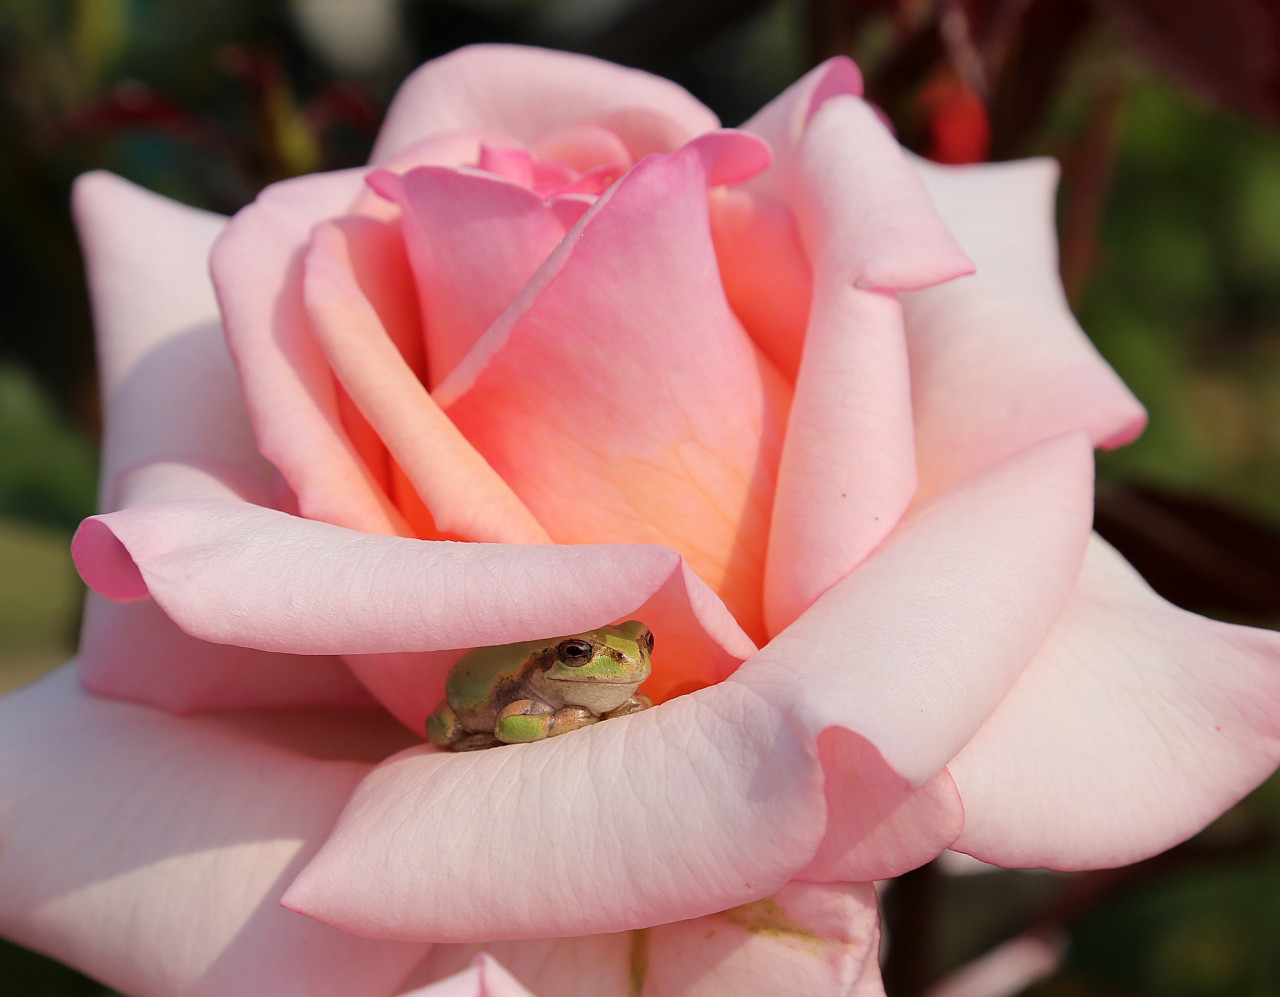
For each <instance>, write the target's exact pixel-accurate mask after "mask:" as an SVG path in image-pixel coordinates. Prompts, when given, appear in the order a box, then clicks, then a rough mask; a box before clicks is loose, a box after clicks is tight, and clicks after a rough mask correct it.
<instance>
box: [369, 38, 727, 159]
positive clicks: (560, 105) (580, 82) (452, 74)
mask: <svg viewBox="0 0 1280 997" xmlns="http://www.w3.org/2000/svg"><path fill="white" fill-rule="evenodd" d="M630 109H638V110H643V111H645V112H648V113H654V112H656V113H658V114H660V115H662V116H663V117H664V118H666V119H668V120H669V121H670V122H671V123H672V124H674V125H675V126H676V127H678V128H680V129H681V130H683V131H684V132H685V135H684V138H685V140H688V139H690V138H693V137H694V136H695V135H700V134H701V133H702V132H707V131H712V130H713V129H715V128H718V127H720V121H719V119H717V118H716V116H715V115H714V114H713V113H712V112H711V111H710V110H708V109H707V108H706V107H705V106H704V105H703V104H701V103H699V102H698V101H697V100H696V99H695V98H694V97H693V96H692V95H691V94H690V93H689V92H688V91H686V90H685V89H683V88H682V87H680V86H678V85H677V84H675V83H672V82H671V81H670V80H665V79H662V78H661V77H659V76H652V75H650V74H649V73H644V72H641V71H639V70H636V69H627V68H624V67H622V66H617V65H614V64H612V63H608V62H603V61H601V60H599V59H592V58H590V57H588V56H583V55H572V54H570V53H567V52H550V51H547V50H545V49H537V48H523V47H521V46H516V45H473V46H470V47H468V48H462V49H458V50H457V51H456V52H452V53H450V54H449V55H446V56H443V57H442V58H439V59H433V60H432V61H431V62H428V63H427V64H426V65H424V66H422V67H421V68H419V69H418V70H416V71H415V72H414V73H413V74H412V75H410V76H409V78H408V79H406V80H405V82H404V83H403V84H402V85H401V87H400V90H399V92H397V94H396V98H395V100H394V101H393V102H392V104H391V109H390V110H389V111H388V112H387V118H386V121H385V122H384V123H383V126H382V130H381V132H380V133H379V135H378V142H377V145H376V146H375V147H374V150H373V158H372V161H373V162H374V163H381V162H382V161H383V160H386V159H387V158H389V157H390V156H393V155H394V154H396V153H397V152H399V151H400V150H402V149H404V148H405V147H406V146H408V145H411V144H412V143H413V142H415V141H417V140H418V139H420V138H423V137H424V136H428V135H433V134H436V133H440V132H451V131H460V130H474V129H487V130H493V131H495V132H500V133H502V134H505V135H508V136H510V137H511V138H514V139H518V140H520V141H522V142H525V143H526V144H533V143H534V142H536V141H537V140H538V139H541V138H544V137H547V136H548V135H550V134H551V133H552V132H555V131H558V130H559V129H561V128H564V127H567V126H570V125H576V124H590V123H595V122H599V121H601V120H602V119H605V118H607V117H609V116H610V115H611V114H613V113H616V112H619V111H626V110H630Z"/></svg>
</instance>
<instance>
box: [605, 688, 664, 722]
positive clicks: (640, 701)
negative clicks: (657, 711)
mask: <svg viewBox="0 0 1280 997" xmlns="http://www.w3.org/2000/svg"><path fill="white" fill-rule="evenodd" d="M652 705H653V700H652V699H650V698H649V697H648V696H646V695H645V694H644V693H643V692H637V693H636V694H635V695H634V696H632V697H631V698H630V699H628V700H627V701H626V702H625V703H623V704H622V705H621V706H619V707H618V708H617V709H615V710H610V711H609V712H608V713H606V714H605V715H604V716H603V717H602V718H601V719H603V720H612V719H613V718H614V717H625V716H628V715H629V714H632V713H639V712H640V711H641V710H647V709H648V708H649V707H650V706H652Z"/></svg>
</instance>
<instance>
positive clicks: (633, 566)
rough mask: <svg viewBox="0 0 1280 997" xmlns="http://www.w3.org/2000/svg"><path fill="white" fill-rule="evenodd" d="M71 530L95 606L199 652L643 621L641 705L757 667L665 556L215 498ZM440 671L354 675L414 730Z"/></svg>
mask: <svg viewBox="0 0 1280 997" xmlns="http://www.w3.org/2000/svg"><path fill="white" fill-rule="evenodd" d="M185 486H186V487H188V488H190V489H192V490H193V491H194V490H195V489H197V488H200V487H204V488H208V489H209V491H208V499H215V500H216V501H210V500H205V501H177V500H171V501H162V502H156V503H153V504H150V505H135V506H133V507H131V508H128V509H125V510H123V511H121V512H117V513H113V514H111V515H110V516H104V517H94V518H91V519H87V520H85V522H84V523H83V524H82V525H81V527H80V530H79V531H78V532H77V534H76V538H75V540H74V541H73V543H72V555H73V556H74V558H75V560H76V564H77V567H78V568H79V569H80V572H81V574H82V576H83V577H84V578H85V580H86V581H87V582H88V583H89V584H90V585H91V586H92V587H93V588H94V589H96V590H97V591H99V592H102V593H103V594H104V595H107V596H108V597H112V598H114V597H117V596H118V595H120V594H126V595H127V594H130V593H133V592H135V591H137V590H139V588H144V589H145V590H146V591H147V592H149V593H150V595H151V596H152V597H153V598H154V599H155V600H156V602H158V603H159V604H160V606H161V607H162V608H163V609H164V610H165V612H166V613H168V614H169V615H170V616H171V617H172V618H173V619H174V620H176V621H177V622H178V623H179V625H180V626H182V628H183V629H184V630H186V631H187V632H189V633H191V634H194V635H196V636H198V637H200V638H201V639H203V640H211V641H215V642H219V643H229V644H235V645H239V646H247V647H259V648H263V649H266V650H273V651H286V652H290V653H295V654H309V653H341V654H347V655H360V654H381V653H388V652H407V651H433V650H441V649H451V648H466V647H477V646H481V645H487V644H505V643H509V642H512V641H517V640H528V639H530V638H534V637H545V636H554V635H557V634H566V633H578V632H581V631H583V630H588V629H591V628H594V627H598V626H601V625H603V624H605V623H608V622H610V621H612V620H617V619H625V618H628V617H630V616H633V615H638V616H641V618H643V619H645V620H646V622H648V623H649V624H650V626H652V627H653V628H654V631H655V633H656V634H657V636H658V644H659V647H658V650H657V652H655V656H654V674H653V677H652V678H651V679H650V681H649V683H647V684H646V686H645V688H646V691H651V693H652V694H653V695H654V697H655V698H658V699H661V698H665V697H667V696H671V695H675V694H677V693H679V692H683V691H687V690H688V689H690V688H698V687H701V686H704V685H707V684H709V683H711V682H718V681H720V680H721V679H723V678H725V677H726V676H727V675H729V674H730V673H731V672H732V671H733V669H734V668H736V667H737V665H738V662H740V661H741V660H742V659H743V658H746V657H747V656H749V655H750V654H752V653H753V652H754V651H755V645H754V644H752V643H751V641H750V639H749V638H747V636H746V635H745V634H744V633H743V632H742V630H741V629H740V628H739V627H738V626H737V625H736V623H735V622H734V621H733V618H732V617H731V616H730V615H729V613H728V612H727V611H726V609H725V607H724V606H723V604H721V603H720V601H719V600H718V599H716V597H715V595H714V594H713V593H712V592H711V591H710V590H709V589H708V588H707V587H706V585H705V583H703V582H701V581H700V580H699V579H698V578H697V576H696V575H694V574H693V573H692V572H691V571H689V569H688V568H687V567H686V566H685V565H684V563H683V562H682V561H681V559H680V557H679V555H678V554H676V553H675V552H674V551H672V550H669V549H666V548H662V547H655V546H640V545H598V546H585V545H584V546H524V545H505V544H464V543H449V542H439V541H436V542H428V541H421V540H411V539H407V538H403V537H386V536H377V535H373V534H366V533H359V532H356V531H352V530H345V529H342V528H341V527H336V526H332V525H330V524H327V523H320V522H316V521H313V520H305V519H299V518H297V517H293V516H288V515H285V514H284V513H280V512H276V511H274V510H270V509H263V508H260V507H257V506H253V505H249V504H248V503H244V502H234V501H231V499H232V498H234V496H228V495H226V494H220V493H218V492H217V491H216V490H215V489H216V488H217V487H218V485H217V483H216V482H213V481H212V480H211V479H200V480H197V481H194V482H192V481H188V482H186V483H185ZM451 661H452V659H451V658H450V657H449V656H447V655H446V656H440V655H436V656H432V657H420V658H418V659H417V660H416V661H415V659H412V658H404V657H399V656H397V657H394V658H391V659H390V660H387V661H384V662H381V663H379V662H377V661H360V660H359V659H353V662H352V663H353V665H354V666H355V667H357V669H358V670H359V674H360V675H361V677H362V679H363V680H364V681H365V684H366V685H368V686H369V688H370V690H371V691H372V692H373V693H374V695H375V696H377V697H378V698H379V699H380V701H382V702H383V704H384V705H386V706H387V707H388V709H390V710H392V712H394V713H395V714H396V715H397V716H398V717H400V718H401V719H402V720H403V721H404V722H405V723H406V724H407V725H409V726H410V727H412V728H413V729H414V730H420V729H421V725H422V721H423V719H424V718H425V717H426V715H427V713H428V712H430V710H431V709H433V708H434V707H435V705H436V703H437V702H438V700H439V698H440V694H441V689H442V688H443V681H444V672H445V671H447V669H448V667H449V664H450V663H451Z"/></svg>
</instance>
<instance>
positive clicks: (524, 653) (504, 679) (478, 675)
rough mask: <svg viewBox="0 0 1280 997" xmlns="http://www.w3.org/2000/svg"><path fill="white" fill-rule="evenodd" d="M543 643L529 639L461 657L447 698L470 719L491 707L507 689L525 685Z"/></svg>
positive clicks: (447, 684) (447, 688) (447, 687)
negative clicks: (526, 676) (534, 657)
mask: <svg viewBox="0 0 1280 997" xmlns="http://www.w3.org/2000/svg"><path fill="white" fill-rule="evenodd" d="M546 644H547V642H546V641H544V640H528V641H522V642H520V643H518V644H501V645H498V646H496V647H476V648H472V649H471V650H470V651H467V652H466V653H465V654H463V655H462V657H460V658H459V659H458V661H457V663H456V664H455V665H454V666H453V669H452V670H451V671H450V672H449V678H448V680H447V681H446V682H445V687H444V691H445V697H446V699H447V700H448V702H449V705H450V706H452V707H453V709H454V710H455V711H456V712H457V714H458V715H459V716H471V715H475V714H477V713H480V712H484V711H486V710H488V709H490V708H492V706H493V704H494V703H495V702H496V701H498V700H501V699H504V698H506V697H505V696H504V689H506V688H510V687H512V686H515V685H519V684H522V683H523V681H524V676H525V673H526V672H527V671H528V670H529V666H530V663H531V660H532V658H533V655H534V654H536V653H537V652H538V651H540V650H542V649H543V648H544V647H546Z"/></svg>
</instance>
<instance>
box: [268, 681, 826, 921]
mask: <svg viewBox="0 0 1280 997" xmlns="http://www.w3.org/2000/svg"><path fill="white" fill-rule="evenodd" d="M797 733H798V732H797V731H795V729H794V726H793V724H792V723H791V722H790V720H789V719H788V718H787V717H786V716H785V715H784V714H783V713H781V712H780V711H779V710H777V709H776V708H775V707H774V706H772V705H771V704H770V703H768V702H767V701H765V700H763V699H761V698H760V697H759V696H757V695H756V694H755V693H753V692H751V691H750V690H748V689H746V688H745V687H743V686H741V685H738V684H736V683H732V682H722V683H720V684H719V685H716V686H713V687H711V688H709V689H703V690H701V691H699V692H695V693H691V694H690V695H688V696H681V697H678V698H676V699H673V700H671V701H670V702H667V703H664V704H662V705H661V706H656V707H654V708H653V709H650V710H645V711H644V712H641V713H637V714H633V715H631V716H628V717H621V718H617V719H613V720H608V721H605V722H603V723H600V724H596V725H595V726H592V727H587V728H584V729H583V730H580V731H575V732H574V733H573V734H572V735H566V736H561V737H552V738H548V739H547V740H545V741H541V742H537V743H534V744H520V745H508V746H505V747H502V748H495V749H491V750H489V751H476V752H467V753H463V754H451V753H449V752H441V751H437V750H435V749H433V748H430V747H423V748H419V749H413V750H410V751H407V752H403V753H401V754H400V755H397V756H396V757H394V758H392V759H390V760H389V761H387V762H385V763H383V764H382V765H381V766H379V767H378V768H377V769H375V770H374V772H373V773H372V774H371V775H370V776H369V777H368V778H367V779H366V780H365V781H364V782H363V783H362V784H361V785H360V787H359V788H358V789H357V790H356V793H355V794H354V796H353V797H352V800H351V803H350V805H349V806H348V807H347V809H346V811H345V812H344V813H343V816H342V818H341V819H340V821H339V822H338V825H337V827H336V828H335V829H334V833H333V835H332V836H331V837H330V838H329V840H328V842H326V844H325V846H324V847H323V848H322V849H321V851H320V853H319V854H318V855H317V856H316V858H315V859H313V860H312V862H311V864H310V865H309V866H308V867H307V868H306V869H305V870H304V871H303V873H302V874H301V875H300V876H299V878H298V879H297V880H296V881H295V882H294V884H293V886H292V887H291V888H290V889H289V891H288V893H287V894H286V897H285V903H286V904H287V905H288V906H289V907H290V908H291V909H293V910H297V911H301V912H304V913H307V914H310V915H311V916H313V917H316V918H318V919H319V920H322V921H324V922H326V923H328V924H332V925H334V926H336V927H342V928H344V929H346V930H348V931H353V932H356V933H358V934H363V935H368V936H370V937H380V938H402V939H410V940H412V939H421V940H431V941H456V942H467V941H485V940H488V939H493V938H534V937H544V936H560V935H580V934H589V933H598V932H610V931H622V930H626V929H630V928H637V927H651V926H653V925H656V924H664V923H666V922H669V921H673V920H681V919H685V918H690V917H698V916H701V915H704V914H709V913H714V912H715V911H719V910H724V909H725V908H728V907H731V906H735V905H737V904H741V903H745V902H749V901H751V900H756V899H759V898H760V897H764V896H768V895H769V894H771V893H774V892H776V891H777V890H778V889H780V888H781V887H782V886H783V885H785V884H786V883H787V881H788V880H789V879H790V878H791V876H792V874H793V873H794V872H795V870H796V869H798V868H799V867H801V866H802V865H804V864H805V862H807V861H808V859H809V857H810V856H811V855H812V854H813V852H814V849H815V848H816V847H817V845H818V842H819V840H820V839H821V837H822V832H823V827H824V825H825V816H826V814H825V811H826V807H825V804H824V801H823V789H822V773H821V769H820V766H819V765H818V764H817V760H816V758H814V756H813V752H812V750H811V746H810V745H807V744H806V743H805V740H804V739H803V738H802V737H798V736H797ZM389 850H390V851H391V853H394V854H397V855H404V856H406V859H407V860H406V861H405V862H401V863H397V864H396V865H395V866H394V867H389V866H388V865H387V862H386V855H387V854H388V853H389ZM531 870H537V871H536V873H531ZM586 898H590V899H589V902H588V901H587V900H586Z"/></svg>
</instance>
